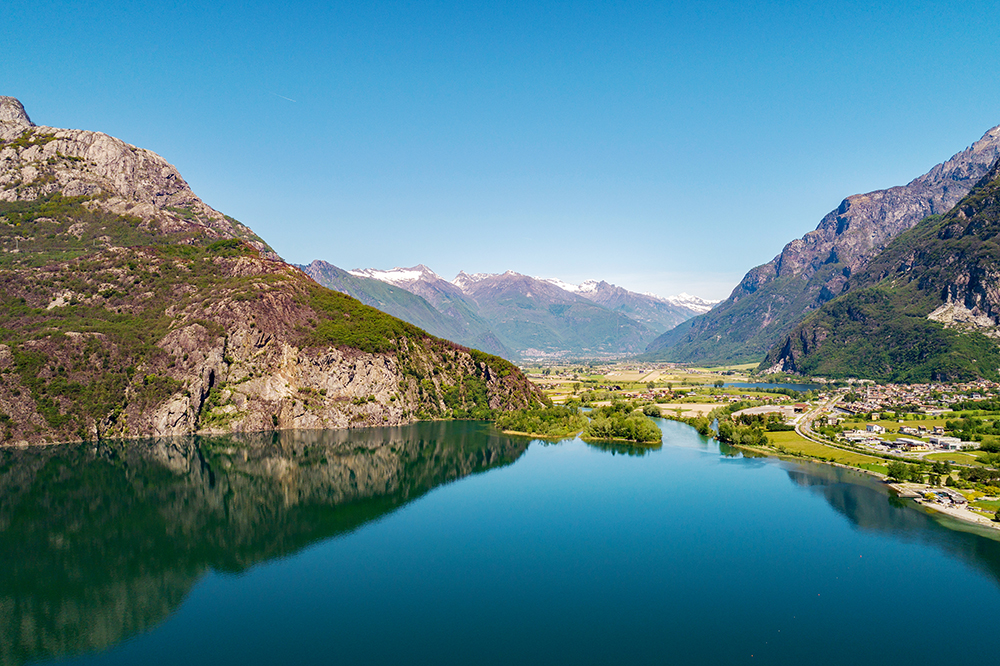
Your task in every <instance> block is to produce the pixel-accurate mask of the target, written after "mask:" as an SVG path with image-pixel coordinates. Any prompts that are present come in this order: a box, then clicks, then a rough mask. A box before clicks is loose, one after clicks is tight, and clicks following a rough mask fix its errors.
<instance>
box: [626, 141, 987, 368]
mask: <svg viewBox="0 0 1000 666" xmlns="http://www.w3.org/2000/svg"><path fill="white" fill-rule="evenodd" d="M997 158H1000V125H998V126H996V127H993V128H992V129H990V130H988V131H987V132H986V133H985V134H984V135H983V136H982V138H980V139H979V140H977V141H976V142H974V143H973V144H972V145H971V146H970V147H969V148H967V149H966V150H964V151H961V152H959V153H956V154H955V155H953V156H952V157H951V158H950V159H948V160H946V161H945V162H942V163H940V164H938V165H936V166H934V167H932V168H931V169H930V170H929V171H928V172H927V173H925V174H923V175H921V176H918V177H916V178H914V179H913V180H911V181H910V182H909V183H907V184H906V185H903V186H897V187H891V188H888V189H885V190H875V191H873V192H868V193H866V194H857V195H852V196H850V197H847V198H846V199H844V200H843V201H842V202H841V204H840V205H839V206H838V207H837V208H835V209H834V210H833V211H831V212H830V213H828V214H827V215H826V216H824V217H823V219H822V220H821V221H820V223H819V225H818V226H817V227H816V229H815V230H813V231H810V232H809V233H807V234H805V236H803V237H802V238H799V239H796V240H793V241H791V242H789V243H788V244H787V245H785V247H784V248H783V249H782V251H781V253H780V254H778V255H777V256H776V257H775V258H774V259H772V260H771V261H770V262H768V263H766V264H763V265H761V266H757V267H756V268H753V269H751V270H750V271H749V272H748V273H747V274H746V275H745V276H744V278H743V279H742V280H741V281H740V283H739V284H738V285H737V286H736V288H735V289H733V292H732V293H731V294H730V296H729V297H728V298H727V299H726V300H725V301H723V302H722V303H721V304H719V305H718V306H716V307H715V308H714V309H713V310H712V311H711V312H709V313H707V314H705V315H702V316H699V317H696V318H694V319H692V320H691V321H689V322H686V323H684V324H682V325H680V326H678V327H677V328H674V329H672V330H670V331H668V332H666V333H664V334H663V335H662V336H660V337H659V338H657V339H656V340H654V341H653V342H651V343H650V345H649V347H648V348H647V350H646V355H645V357H646V358H650V359H661V360H671V361H698V362H745V361H757V360H759V359H760V358H761V357H762V356H763V355H765V354H766V352H767V351H768V350H769V349H770V348H771V347H772V346H773V345H774V344H775V343H776V342H777V341H778V340H779V339H781V337H782V336H783V335H784V334H786V333H787V332H788V331H790V330H791V329H792V328H793V327H794V326H795V324H796V323H798V321H800V320H801V318H802V317H803V316H805V315H806V314H808V313H809V312H812V311H814V310H816V309H817V308H818V307H820V306H821V305H822V304H823V303H826V302H828V301H830V300H832V299H833V298H835V297H836V296H838V295H840V294H841V293H843V292H844V290H845V289H846V288H847V286H848V281H849V278H850V276H851V274H852V273H855V272H857V271H859V270H862V269H863V268H864V267H865V266H866V265H867V263H868V261H870V260H871V259H872V258H873V257H874V256H875V255H876V254H878V252H879V251H881V250H882V249H883V248H884V247H885V246H886V245H887V244H888V243H889V242H891V240H892V239H893V238H895V237H896V236H898V235H899V234H900V233H902V232H903V231H905V230H906V229H909V228H911V227H913V226H914V225H916V224H917V223H918V222H920V220H922V219H923V218H925V217H926V216H928V215H932V214H943V213H945V212H947V211H948V210H950V209H951V208H952V207H953V206H954V205H955V204H957V203H958V201H959V200H960V199H961V198H962V197H964V196H965V195H966V194H967V193H968V192H969V190H971V188H972V187H973V185H974V184H975V183H976V182H977V181H978V180H979V179H980V178H981V177H982V176H983V175H984V174H985V173H986V172H987V171H988V170H989V168H990V167H991V165H992V164H993V162H994V161H995V160H996V159H997Z"/></svg>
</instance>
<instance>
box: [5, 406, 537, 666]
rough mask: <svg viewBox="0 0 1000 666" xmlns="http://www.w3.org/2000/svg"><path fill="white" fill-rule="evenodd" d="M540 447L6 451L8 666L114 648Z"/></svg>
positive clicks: (397, 434) (383, 434)
mask: <svg viewBox="0 0 1000 666" xmlns="http://www.w3.org/2000/svg"><path fill="white" fill-rule="evenodd" d="M528 442H529V439H527V438H524V437H519V438H509V437H506V436H503V435H500V434H499V433H497V432H496V431H495V430H492V429H491V428H489V427H488V426H485V425H483V424H481V423H473V422H466V423H455V422H452V423H444V422H440V421H438V422H426V423H420V424H417V425H414V426H410V427H406V428H371V429H368V430H365V431H364V433H363V434H362V433H352V434H348V433H347V432H345V431H343V430H340V431H333V430H324V431H316V430H312V431H284V432H280V433H251V434H236V435H226V436H221V437H218V436H217V437H181V438H169V439H158V440H142V441H139V442H135V443H130V445H129V446H121V443H118V442H100V443H97V444H87V445H67V446H54V447H31V448H28V449H26V450H18V449H16V448H0V496H2V497H3V498H4V501H3V502H2V503H0V558H2V561H3V562H4V567H2V568H0V608H3V609H4V612H3V613H0V635H2V636H3V637H4V640H3V641H0V666H20V664H24V663H34V662H37V661H40V660H49V659H54V658H60V657H62V658H67V657H71V656H76V655H82V654H86V653H90V652H94V651H97V650H103V649H107V648H109V647H111V646H113V645H116V644H118V643H120V642H121V641H123V640H126V639H128V638H130V637H132V636H135V635H137V634H140V633H142V632H144V631H149V630H151V629H152V628H154V627H155V626H157V625H158V624H159V623H161V622H163V621H164V620H166V619H167V618H168V617H170V615H171V614H172V613H173V612H174V611H176V609H177V608H178V607H179V606H180V605H181V603H183V601H184V599H185V598H186V597H187V596H188V594H189V592H190V590H191V589H192V588H193V587H194V585H195V584H196V583H197V582H198V580H200V579H201V578H202V577H203V576H204V575H205V574H207V573H208V572H211V571H218V572H243V571H246V570H247V569H249V568H250V567H251V566H253V565H255V564H258V563H260V562H265V561H268V560H272V559H274V558H279V557H286V556H290V555H292V554H294V553H296V552H299V551H301V550H302V549H304V548H306V547H308V546H309V545H310V544H314V543H316V542H318V541H320V540H324V539H330V538H334V537H336V536H338V535H343V534H347V533H350V532H351V531H353V530H355V529H358V528H359V527H361V526H363V525H365V524H367V523H369V522H372V521H375V520H378V519H379V518H381V517H383V516H386V515H388V514H390V513H392V512H393V511H395V510H397V509H399V508H401V507H403V506H405V505H407V504H408V503H410V502H412V501H414V500H415V499H417V498H419V497H420V496H422V495H424V494H425V493H427V492H428V491H430V490H432V489H433V488H435V487H438V486H441V485H442V484H446V483H448V482H451V481H453V480H456V479H460V478H462V477H465V476H468V475H470V474H476V473H479V472H483V471H486V470H488V469H491V468H496V467H501V466H504V465H508V464H510V463H512V462H514V461H515V460H517V458H518V457H519V456H520V455H521V454H522V453H524V451H525V449H526V448H527V445H528ZM26 553H30V557H26V556H25V554H26Z"/></svg>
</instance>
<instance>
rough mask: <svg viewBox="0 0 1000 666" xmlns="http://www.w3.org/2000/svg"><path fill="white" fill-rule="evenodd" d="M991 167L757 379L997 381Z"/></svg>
mask: <svg viewBox="0 0 1000 666" xmlns="http://www.w3.org/2000/svg"><path fill="white" fill-rule="evenodd" d="M998 238H1000V159H998V160H997V161H996V162H994V164H993V166H992V167H991V168H990V170H989V171H988V172H987V173H986V175H985V176H983V177H982V179H980V180H979V181H978V182H977V183H976V185H975V186H974V187H973V189H972V190H971V191H970V192H969V194H968V195H966V196H965V197H964V198H963V199H962V200H961V201H960V202H959V203H958V204H957V205H956V206H955V207H954V208H952V209H951V210H950V211H948V212H947V213H945V214H944V215H934V216H929V217H927V218H925V219H924V220H922V221H921V222H920V223H919V224H918V225H917V226H915V227H914V228H912V229H910V230H908V231H906V232H904V233H902V234H900V235H899V236H898V237H897V238H895V239H894V240H893V241H892V242H891V243H890V244H889V245H888V246H887V247H886V248H885V249H884V250H883V251H882V252H881V253H879V254H878V255H876V256H875V257H874V258H873V259H872V261H871V262H870V263H869V264H868V265H867V267H866V268H865V269H864V270H863V271H860V272H859V273H857V274H855V275H854V276H852V278H851V280H852V284H851V288H850V289H849V290H848V291H847V292H846V293H845V294H844V295H842V296H840V297H838V298H836V299H834V300H832V301H830V302H829V303H826V304H824V305H823V306H822V307H821V308H820V309H819V310H818V311H816V312H815V313H813V314H812V315H810V316H809V317H807V318H806V319H804V320H803V321H802V322H801V323H800V324H799V325H798V326H796V327H795V328H794V329H793V330H792V331H791V332H790V333H789V334H787V335H786V336H785V338H784V339H783V341H781V342H780V343H779V344H778V345H776V346H775V347H774V348H772V349H771V350H770V351H769V353H768V356H767V357H766V358H765V360H764V361H763V362H762V364H761V370H764V371H770V372H775V371H787V372H797V373H807V374H812V375H827V376H831V377H841V376H848V375H851V376H859V377H864V378H870V379H879V380H892V381H932V380H933V381H948V380H951V381H954V380H966V379H972V378H981V377H985V378H989V379H997V378H1000V347H998V345H997V339H1000V326H998V322H1000V290H998V287H997V285H998V284H1000V243H998V242H997V239H998Z"/></svg>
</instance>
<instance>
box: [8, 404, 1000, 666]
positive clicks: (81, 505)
mask: <svg viewBox="0 0 1000 666" xmlns="http://www.w3.org/2000/svg"><path fill="white" fill-rule="evenodd" d="M658 423H659V425H660V427H661V429H662V430H663V432H664V443H663V446H662V447H661V448H658V449H654V450H644V449H638V448H632V447H628V446H622V445H611V444H608V445H604V446H596V445H591V444H587V443H584V442H582V441H579V440H569V441H564V442H558V443H543V442H540V441H532V440H531V439H529V438H518V437H507V436H504V435H501V434H499V433H497V432H496V431H495V430H493V429H492V428H491V427H490V426H489V425H488V424H484V423H474V422H448V423H420V424H416V425H413V426H408V427H403V428H391V429H373V430H355V431H324V432H284V433H277V434H273V435H272V434H268V435H243V436H232V437H219V438H186V439H174V440H157V441H149V442H131V443H120V442H119V443H99V444H87V445H74V446H54V447H45V448H40V449H29V450H9V449H8V450H2V451H0V498H2V505H0V664H3V665H7V664H11V665H14V664H17V665H20V664H25V663H51V662H53V661H58V663H60V664H66V663H70V664H211V665H212V666H222V665H224V664H241V665H247V664H279V663H288V664H292V663H294V664H548V665H551V664H611V663H615V664H665V663H667V664H743V663H747V664H789V665H791V664H796V665H801V664H848V663H849V664H886V663H911V664H931V663H962V662H964V663H993V659H994V658H995V653H996V648H995V645H994V641H993V640H992V638H991V637H992V636H993V635H994V629H995V617H996V611H997V609H1000V542H998V541H997V540H994V539H993V538H990V536H989V535H985V534H981V533H978V532H977V531H976V529H977V528H973V527H964V526H962V525H961V524H958V523H949V522H947V521H946V520H945V519H944V518H942V517H940V516H937V515H935V514H931V513H927V512H926V511H925V510H924V509H921V508H919V507H916V506H914V505H912V504H910V503H907V502H904V501H900V500H897V499H895V498H893V497H891V496H889V495H888V494H887V493H886V491H885V489H884V488H883V487H882V486H881V484H880V483H879V482H877V481H875V480H873V479H871V478H869V477H866V476H863V475H860V474H858V473H854V472H851V471H849V470H844V469H839V468H834V467H829V466H824V465H812V464H804V465H803V464H794V463H787V462H782V461H778V460H774V459H764V458H752V457H744V456H742V455H740V454H738V453H737V452H735V451H732V450H728V449H726V448H724V447H720V445H719V444H718V443H717V442H716V441H714V440H712V439H708V438H705V437H702V436H700V435H698V434H697V432H695V431H694V430H693V429H692V428H690V427H688V426H686V425H683V424H679V423H674V422H670V421H658Z"/></svg>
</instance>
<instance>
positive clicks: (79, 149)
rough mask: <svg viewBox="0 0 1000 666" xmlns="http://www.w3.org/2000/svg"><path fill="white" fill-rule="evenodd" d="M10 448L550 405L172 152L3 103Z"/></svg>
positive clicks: (502, 366)
mask: <svg viewBox="0 0 1000 666" xmlns="http://www.w3.org/2000/svg"><path fill="white" fill-rule="evenodd" d="M0 248H2V252H0V377H2V381H0V441H6V442H28V443H33V442H44V441H60V440H72V439H97V438H110V437H127V436H137V435H178V434H187V433H192V432H226V431H256V430H271V429H275V428H306V429H308V428H337V427H351V426H362V425H381V424H387V425H393V424H400V423H406V422H409V421H411V420H413V419H415V418H418V417H423V416H434V415H447V414H455V415H458V416H466V415H478V416H482V415H483V414H486V413H488V412H489V410H491V409H508V408H514V407H519V406H524V405H528V404H534V403H537V402H539V401H540V399H541V398H540V395H539V394H538V393H537V392H536V391H535V390H534V389H533V388H532V387H531V386H530V384H529V383H528V382H527V380H526V379H525V378H524V377H523V375H522V374H521V373H520V372H519V371H518V370H517V369H516V368H515V367H514V366H512V365H511V364H510V363H508V362H507V361H504V360H503V359H500V358H498V357H495V356H490V355H488V354H484V353H482V352H478V351H470V350H468V349H466V348H463V347H460V346H457V345H455V344H453V343H450V342H446V341H444V340H439V339H436V338H434V337H432V336H430V335H428V334H427V333H425V332H424V331H422V330H420V329H418V328H417V327H415V326H412V325H410V324H407V323H405V322H403V321H400V320H399V319H396V318H394V317H391V316H389V315H386V314H384V313H382V312H380V311H378V310H375V309H373V308H370V307H368V306H366V305H363V304H362V303H360V302H358V301H357V300H355V299H353V298H350V297H349V296H346V295H344V294H341V293H338V292H335V291H331V290H328V289H324V288H322V287H320V286H319V285H317V284H316V283H315V282H314V281H312V280H311V279H309V278H308V276H306V275H305V274H304V273H302V271H300V270H299V269H297V268H295V267H293V266H291V265H289V264H286V263H284V262H282V261H281V260H280V259H279V258H278V257H277V256H276V255H275V254H274V253H273V251H271V249H270V248H269V247H268V246H267V245H266V244H265V243H264V242H263V241H262V240H261V239H259V238H258V237H257V236H256V235H255V234H253V232H252V231H250V229H248V228H247V227H246V226H244V225H242V224H240V223H239V222H237V221H236V220H233V219H232V218H229V217H227V216H225V215H222V214H221V213H219V212H217V211H215V210H213V209H212V208H210V207H209V206H208V205H206V204H205V203H203V202H202V201H201V200H200V199H199V198H198V197H197V196H195V194H194V193H193V192H192V191H191V189H190V187H189V186H188V185H187V183H186V182H185V181H184V180H183V178H181V176H180V174H178V173H177V170H176V169H175V168H174V167H173V166H171V165H170V164H168V163H167V162H166V161H165V160H164V159H163V158H162V157H159V156H158V155H155V154H154V153H151V152H149V151H146V150H143V149H140V148H137V147H135V146H131V145H129V144H127V143H125V142H123V141H120V140H118V139H115V138H113V137H110V136H107V135H105V134H101V133H99V132H88V131H81V130H63V129H56V128H51V127H38V126H35V125H34V124H33V123H32V122H31V120H30V119H29V118H28V115H27V114H26V113H25V112H24V109H23V107H22V106H21V104H20V103H19V102H18V101H17V100H15V99H13V98H10V97H3V98H0Z"/></svg>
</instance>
